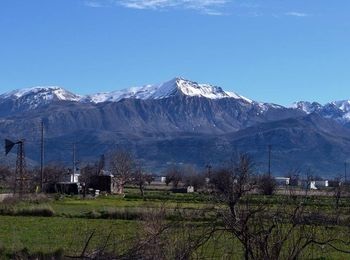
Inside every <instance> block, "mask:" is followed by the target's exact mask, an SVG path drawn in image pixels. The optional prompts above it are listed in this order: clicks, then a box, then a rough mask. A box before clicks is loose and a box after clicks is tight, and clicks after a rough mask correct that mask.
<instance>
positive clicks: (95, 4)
mask: <svg viewBox="0 0 350 260" xmlns="http://www.w3.org/2000/svg"><path fill="white" fill-rule="evenodd" d="M84 5H85V6H87V7H91V8H100V7H104V6H105V5H103V4H102V3H101V2H97V1H85V2H84Z"/></svg>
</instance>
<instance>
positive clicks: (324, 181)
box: [315, 180, 329, 188]
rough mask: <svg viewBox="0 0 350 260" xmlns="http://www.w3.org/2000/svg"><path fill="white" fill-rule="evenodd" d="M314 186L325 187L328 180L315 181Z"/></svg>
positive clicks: (327, 184)
mask: <svg viewBox="0 0 350 260" xmlns="http://www.w3.org/2000/svg"><path fill="white" fill-rule="evenodd" d="M315 186H316V187H319V188H325V187H328V186H329V183H328V180H322V181H315Z"/></svg>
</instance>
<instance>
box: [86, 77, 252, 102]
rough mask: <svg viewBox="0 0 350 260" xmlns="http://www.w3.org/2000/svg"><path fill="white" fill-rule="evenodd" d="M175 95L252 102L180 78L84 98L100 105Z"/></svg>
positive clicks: (215, 87) (210, 86)
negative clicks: (108, 102)
mask: <svg viewBox="0 0 350 260" xmlns="http://www.w3.org/2000/svg"><path fill="white" fill-rule="evenodd" d="M176 94H182V95H186V96H197V97H205V98H209V99H221V98H235V99H241V100H245V101H246V102H252V101H251V100H249V99H247V98H245V97H243V96H240V95H238V94H236V93H234V92H225V91H224V90H223V89H222V88H220V87H217V86H213V85H209V84H199V83H197V82H194V81H190V80H186V79H184V78H181V77H177V78H174V79H172V80H170V81H167V82H165V83H161V84H155V85H144V86H142V87H132V88H129V89H123V90H119V91H113V92H109V93H98V94H95V95H89V96H87V97H86V98H85V101H91V102H94V103H101V102H106V101H112V102H117V101H119V100H121V99H123V98H134V99H163V98H168V97H171V96H174V95H176Z"/></svg>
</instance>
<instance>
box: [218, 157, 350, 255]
mask: <svg viewBox="0 0 350 260" xmlns="http://www.w3.org/2000/svg"><path fill="white" fill-rule="evenodd" d="M253 176H254V174H253V169H252V163H251V160H250V159H249V157H248V156H246V155H241V156H240V158H239V161H238V163H237V165H236V167H234V168H233V169H223V170H221V171H219V172H218V173H217V177H216V182H215V187H216V191H217V193H216V196H215V198H216V199H217V200H219V202H220V203H222V205H223V206H222V208H221V209H219V217H220V218H221V219H222V222H223V224H224V231H225V232H228V233H230V234H232V236H233V237H234V238H235V239H238V240H239V241H240V243H241V244H242V246H243V249H244V259H298V258H300V257H302V256H304V255H303V254H305V251H306V249H308V248H310V247H311V246H320V247H322V246H323V247H325V246H329V247H331V248H333V249H336V250H339V251H342V252H346V250H343V249H341V248H339V244H341V243H343V242H344V241H341V240H340V239H338V237H337V234H336V233H334V232H332V231H327V229H326V228H324V229H323V230H322V232H320V231H319V223H317V221H318V220H319V219H320V218H317V219H315V217H314V216H319V215H317V214H319V213H317V212H313V214H311V213H308V212H307V211H305V207H304V204H303V198H301V199H300V200H298V201H293V200H292V201H291V200H289V198H288V197H285V198H286V201H285V202H282V204H283V205H288V206H283V207H277V208H275V207H273V206H269V205H270V204H269V203H265V202H264V201H263V200H261V201H260V203H259V204H256V203H254V200H253V199H252V198H251V195H250V194H249V193H250V192H251V191H253V189H254V186H255V183H254V178H252V177H253ZM315 213H317V214H316V215H315ZM321 219H322V221H324V220H323V218H322V217H321ZM326 232H332V233H327V235H325V234H326ZM343 245H344V243H343Z"/></svg>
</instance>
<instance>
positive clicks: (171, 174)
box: [165, 165, 183, 188]
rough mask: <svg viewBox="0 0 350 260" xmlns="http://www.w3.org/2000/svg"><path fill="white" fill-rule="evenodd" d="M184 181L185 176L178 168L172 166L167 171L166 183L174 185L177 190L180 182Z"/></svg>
mask: <svg viewBox="0 0 350 260" xmlns="http://www.w3.org/2000/svg"><path fill="white" fill-rule="evenodd" d="M182 179H183V174H182V171H181V169H180V168H179V167H178V166H176V165H172V166H170V167H169V168H168V169H167V170H166V180H165V183H166V184H167V185H169V184H170V183H172V184H173V187H174V188H177V187H178V185H179V183H180V181H182Z"/></svg>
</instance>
